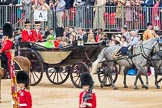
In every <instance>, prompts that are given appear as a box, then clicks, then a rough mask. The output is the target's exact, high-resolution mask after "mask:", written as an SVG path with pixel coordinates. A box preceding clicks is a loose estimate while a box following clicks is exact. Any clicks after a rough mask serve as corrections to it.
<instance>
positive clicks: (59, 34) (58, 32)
mask: <svg viewBox="0 0 162 108" xmlns="http://www.w3.org/2000/svg"><path fill="white" fill-rule="evenodd" d="M63 34H64V28H63V27H57V28H56V37H62V36H63Z"/></svg>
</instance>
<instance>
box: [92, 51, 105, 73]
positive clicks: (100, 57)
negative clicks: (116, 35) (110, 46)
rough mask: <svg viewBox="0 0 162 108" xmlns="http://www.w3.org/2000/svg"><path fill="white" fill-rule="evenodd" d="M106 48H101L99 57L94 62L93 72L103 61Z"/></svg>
mask: <svg viewBox="0 0 162 108" xmlns="http://www.w3.org/2000/svg"><path fill="white" fill-rule="evenodd" d="M105 49H106V48H103V49H102V50H101V52H100V53H99V55H98V57H97V59H96V60H95V61H94V62H93V63H92V71H91V74H94V73H95V72H96V70H97V67H98V63H99V62H101V61H102V60H103V58H104V51H105Z"/></svg>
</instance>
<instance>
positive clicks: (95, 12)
mask: <svg viewBox="0 0 162 108" xmlns="http://www.w3.org/2000/svg"><path fill="white" fill-rule="evenodd" d="M117 10H118V12H117ZM153 10H155V12H158V18H157V17H156V16H155V17H156V18H155V17H152V16H153V15H154V14H155V13H154V11H153ZM160 10H162V9H160V8H159V9H153V8H150V7H117V6H111V7H110V6H108V7H103V6H102V7H92V6H82V7H76V8H71V9H69V10H65V12H64V15H63V16H62V23H63V26H64V27H67V26H73V27H76V28H77V27H82V28H83V29H90V28H93V29H97V28H103V29H104V30H106V31H109V32H111V31H120V29H121V27H122V26H124V25H127V26H128V29H129V30H132V29H138V30H145V29H146V24H147V23H148V22H152V23H156V24H157V23H160V25H162V12H160ZM26 14H31V19H30V20H31V24H32V25H33V23H34V21H33V14H32V13H25V12H24V11H23V10H21V9H20V8H19V7H17V6H12V7H11V6H0V27H2V26H3V24H4V23H5V22H7V21H9V22H11V23H12V24H13V26H14V27H15V28H23V27H24V19H25V18H26ZM155 26H156V25H155ZM45 27H48V28H56V27H57V17H56V12H55V10H50V11H49V12H48V21H47V22H42V29H44V28H45ZM155 29H161V28H156V27H155Z"/></svg>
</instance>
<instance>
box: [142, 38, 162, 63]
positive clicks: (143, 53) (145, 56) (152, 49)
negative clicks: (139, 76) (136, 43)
mask: <svg viewBox="0 0 162 108" xmlns="http://www.w3.org/2000/svg"><path fill="white" fill-rule="evenodd" d="M156 44H158V42H157V41H156V42H155V43H154V44H153V45H152V46H153V48H147V47H144V46H143V44H140V53H141V54H142V56H143V57H144V58H145V59H147V60H150V59H151V58H150V56H149V55H147V54H146V53H145V51H144V49H148V50H151V52H152V51H154V50H155V47H154V46H155V45H156ZM159 49H160V48H159Z"/></svg>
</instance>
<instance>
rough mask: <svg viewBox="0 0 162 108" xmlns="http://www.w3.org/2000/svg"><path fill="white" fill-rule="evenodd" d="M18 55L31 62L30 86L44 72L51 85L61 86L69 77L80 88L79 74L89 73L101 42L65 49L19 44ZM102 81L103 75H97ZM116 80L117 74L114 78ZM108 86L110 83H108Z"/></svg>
mask: <svg viewBox="0 0 162 108" xmlns="http://www.w3.org/2000/svg"><path fill="white" fill-rule="evenodd" d="M19 45H20V55H21V56H25V57H27V58H28V59H29V60H30V61H31V85H37V84H38V83H39V82H40V81H41V79H42V77H43V73H44V72H46V75H47V78H48V79H49V81H50V82H51V83H53V84H56V85H60V84H63V83H64V82H65V81H66V80H67V79H68V77H69V76H70V78H71V81H72V83H73V85H74V86H75V87H78V88H80V87H81V83H80V73H82V72H89V69H90V68H91V64H92V62H93V61H95V60H96V58H97V56H98V54H99V53H100V51H101V50H102V48H103V47H105V46H104V45H103V42H99V43H94V44H88V43H85V44H84V46H77V45H73V46H67V47H65V48H60V49H59V48H46V47H44V46H42V45H40V44H38V43H24V42H20V43H19ZM98 76H99V81H102V77H104V76H105V75H104V73H102V72H100V73H99V74H98ZM115 78H117V74H116V76H115ZM109 85H111V83H110V82H109Z"/></svg>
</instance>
